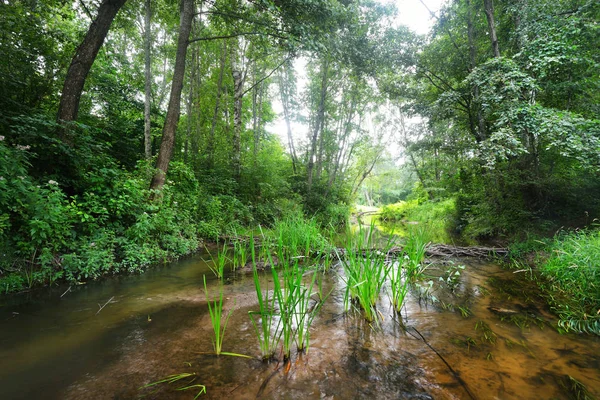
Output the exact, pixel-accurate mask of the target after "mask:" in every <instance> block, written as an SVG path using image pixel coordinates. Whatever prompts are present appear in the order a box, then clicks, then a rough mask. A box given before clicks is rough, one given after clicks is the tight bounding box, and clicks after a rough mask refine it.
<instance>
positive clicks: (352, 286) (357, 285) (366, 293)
mask: <svg viewBox="0 0 600 400" xmlns="http://www.w3.org/2000/svg"><path fill="white" fill-rule="evenodd" d="M375 232H376V229H375V225H374V224H371V226H370V228H367V229H363V228H362V226H360V227H359V231H358V232H356V233H355V234H353V233H350V232H349V233H348V235H347V243H346V247H345V253H344V256H343V257H341V261H342V264H343V266H344V273H345V278H344V279H345V283H346V290H345V296H344V305H345V308H346V309H349V306H350V304H351V303H350V302H352V303H353V304H356V305H358V307H359V308H360V309H361V310H362V312H363V315H364V317H365V319H366V320H367V321H368V322H377V321H378V318H377V309H376V305H377V300H378V299H379V294H380V292H381V289H382V288H383V285H384V283H385V281H386V279H387V277H388V274H389V272H390V269H391V268H392V266H391V265H389V263H388V262H387V261H386V254H387V252H388V251H389V249H391V248H392V247H393V245H394V237H393V235H390V236H389V238H388V240H387V241H386V243H385V246H384V247H383V248H382V249H381V251H379V250H375V251H373V250H372V249H373V248H374V247H375V244H376V242H375V236H374V235H375ZM395 278H396V279H397V275H395ZM399 306H400V307H401V304H400V305H399Z"/></svg>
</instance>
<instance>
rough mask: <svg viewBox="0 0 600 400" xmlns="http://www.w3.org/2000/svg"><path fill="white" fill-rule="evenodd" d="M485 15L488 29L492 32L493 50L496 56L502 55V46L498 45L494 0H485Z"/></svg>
mask: <svg viewBox="0 0 600 400" xmlns="http://www.w3.org/2000/svg"><path fill="white" fill-rule="evenodd" d="M483 5H484V8H485V16H486V18H487V23H488V29H489V32H490V41H491V42H492V51H493V52H494V57H495V58H497V57H500V48H499V47H498V37H497V36H496V25H495V24H494V2H493V0H483Z"/></svg>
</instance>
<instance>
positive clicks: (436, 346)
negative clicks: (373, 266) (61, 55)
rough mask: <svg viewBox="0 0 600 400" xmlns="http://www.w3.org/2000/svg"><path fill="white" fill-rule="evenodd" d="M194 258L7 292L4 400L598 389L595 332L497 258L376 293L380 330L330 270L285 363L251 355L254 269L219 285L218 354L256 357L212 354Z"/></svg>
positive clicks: (440, 266)
mask: <svg viewBox="0 0 600 400" xmlns="http://www.w3.org/2000/svg"><path fill="white" fill-rule="evenodd" d="M202 258H203V256H202V255H197V256H194V257H192V258H189V259H186V260H183V261H180V262H176V263H173V264H171V265H169V266H165V267H160V268H156V269H155V270H152V271H149V272H148V273H146V274H144V275H141V276H128V277H115V278H112V279H108V280H105V281H103V282H99V283H88V284H86V285H80V286H76V287H71V289H70V290H68V291H67V287H61V288H55V289H51V290H41V291H37V292H33V293H31V294H23V295H18V296H12V297H9V298H3V299H2V300H1V303H0V398H1V399H31V398H44V399H135V398H139V396H141V395H143V396H145V397H144V398H149V399H170V398H173V399H192V398H194V396H195V394H196V393H195V392H192V390H190V391H183V392H179V391H175V390H173V389H176V388H178V387H180V386H181V385H179V386H177V385H171V387H169V386H168V385H159V386H156V387H153V388H152V389H144V390H140V389H139V388H140V387H142V386H144V385H145V384H148V383H151V382H154V381H157V380H160V379H162V378H164V377H166V376H169V375H171V374H177V373H184V372H186V373H194V374H196V376H197V379H196V381H195V382H193V384H204V385H206V387H207V393H206V395H204V398H214V399H222V398H230V399H238V398H239V399H247V398H248V399H250V398H257V397H258V398H265V399H311V398H314V399H317V398H328V399H349V398H378V399H399V398H405V399H430V398H435V399H468V398H477V399H542V398H545V399H549V398H557V399H563V398H564V399H567V398H569V391H568V390H567V389H566V388H567V387H571V386H572V383H573V382H574V381H573V380H572V379H571V378H574V379H576V380H577V381H579V382H581V383H582V384H584V385H585V386H586V387H587V389H588V390H589V391H590V393H591V394H592V395H594V396H596V397H600V340H599V338H598V337H593V336H577V335H560V334H558V333H557V332H556V330H555V329H553V328H552V326H553V325H555V323H556V321H555V319H554V317H553V316H552V315H551V314H550V313H549V312H548V310H546V308H545V306H544V304H543V302H541V301H540V300H539V299H538V297H537V296H536V294H535V290H534V288H532V287H530V286H529V285H517V284H516V283H515V282H522V281H523V279H521V278H522V277H520V276H519V274H518V273H517V274H515V273H513V272H511V271H504V270H502V269H501V268H499V267H498V266H496V265H493V264H488V263H483V262H479V261H477V260H455V261H454V262H455V264H451V263H447V262H439V263H437V264H434V265H432V266H431V267H430V269H429V270H428V273H429V274H430V275H431V278H430V279H431V280H432V281H433V282H434V286H433V289H431V290H430V292H429V295H423V293H422V290H421V291H419V290H417V289H415V290H413V291H412V292H411V294H410V295H409V296H408V299H407V302H406V307H405V309H404V310H403V312H402V315H401V316H398V315H396V314H395V313H394V312H393V310H392V309H391V307H390V305H389V300H388V297H387V295H386V294H385V293H383V294H382V296H381V300H380V303H379V305H378V309H379V310H380V312H381V315H382V317H383V321H382V322H381V323H380V325H379V326H378V327H377V326H375V327H374V326H370V325H369V324H367V323H366V322H364V320H363V319H362V318H361V316H360V314H357V313H352V312H350V313H344V309H343V300H342V290H343V284H342V278H341V275H342V273H341V270H340V269H339V268H337V269H336V268H334V269H332V271H330V272H329V273H328V274H326V275H325V276H324V281H323V287H324V289H325V290H326V291H331V295H330V297H329V298H328V300H327V302H326V303H325V305H324V307H323V308H322V310H321V311H320V313H319V315H318V317H317V318H316V320H315V322H314V324H313V328H312V329H311V343H310V349H309V351H308V354H303V355H296V354H294V356H293V361H292V364H291V365H290V366H284V365H283V364H282V363H277V362H272V363H270V364H265V363H263V362H261V361H259V360H258V359H256V358H257V357H258V356H259V355H260V352H259V347H258V342H257V339H256V337H255V335H254V330H253V327H252V325H251V322H250V318H249V317H248V311H251V310H256V309H257V305H256V295H255V292H254V284H253V281H252V279H251V276H244V275H241V274H230V275H228V279H227V282H228V284H227V285H226V286H225V298H226V303H225V307H226V309H231V308H233V309H234V311H233V314H232V317H231V320H230V321H229V327H228V329H227V332H226V334H225V341H224V351H230V352H236V353H242V354H247V355H250V356H253V357H256V358H255V359H245V358H236V357H226V356H221V357H215V356H214V355H211V354H209V353H210V352H211V351H212V342H211V338H212V336H211V335H212V333H211V331H212V327H211V325H210V320H209V317H208V312H207V306H206V301H205V295H204V291H203V285H202V277H203V275H205V274H206V276H207V277H208V278H211V277H212V273H211V272H210V270H209V268H208V265H207V263H206V262H204V261H203V259H202ZM456 263H463V264H465V265H466V268H465V270H464V271H463V272H462V273H461V275H460V278H459V279H458V280H457V282H456V284H455V285H451V286H452V289H453V290H452V291H451V290H449V288H448V285H445V284H441V282H440V281H439V278H438V277H439V276H442V277H444V276H445V275H444V271H446V270H447V269H448V268H449V267H451V266H452V265H457V264H456ZM263 279H264V280H265V283H266V281H268V279H269V277H263ZM209 286H210V288H211V289H213V290H214V287H215V280H214V279H211V280H210V282H209ZM65 291H66V293H65ZM61 295H62V297H61ZM431 295H433V296H434V297H435V299H437V302H433V301H432V297H431ZM111 299H112V300H111ZM109 300H110V301H109ZM102 306H104V307H103V308H102V309H101V310H100V308H101V307H102ZM459 307H461V308H462V312H461V308H459ZM99 310H100V311H99ZM482 326H487V329H482ZM486 336H487V339H486ZM570 377H571V378H570Z"/></svg>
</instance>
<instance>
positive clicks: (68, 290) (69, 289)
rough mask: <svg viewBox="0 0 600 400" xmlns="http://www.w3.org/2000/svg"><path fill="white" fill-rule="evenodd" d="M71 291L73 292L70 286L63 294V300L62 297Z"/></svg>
mask: <svg viewBox="0 0 600 400" xmlns="http://www.w3.org/2000/svg"><path fill="white" fill-rule="evenodd" d="M70 291H71V286H69V288H68V289H67V290H65V292H64V293H63V294H61V295H60V298H61V299H62V297H63V296H64V295H65V294H67V293H68V292H70Z"/></svg>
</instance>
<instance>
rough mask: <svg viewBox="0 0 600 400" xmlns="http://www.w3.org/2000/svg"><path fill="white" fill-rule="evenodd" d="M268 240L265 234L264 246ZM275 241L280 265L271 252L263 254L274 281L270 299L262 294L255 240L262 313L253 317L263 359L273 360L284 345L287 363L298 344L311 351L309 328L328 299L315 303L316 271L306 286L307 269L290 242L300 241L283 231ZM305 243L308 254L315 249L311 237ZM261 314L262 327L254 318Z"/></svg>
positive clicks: (257, 282)
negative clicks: (277, 350) (293, 348)
mask: <svg viewBox="0 0 600 400" xmlns="http://www.w3.org/2000/svg"><path fill="white" fill-rule="evenodd" d="M265 240H269V239H266V236H265V235H264V234H263V244H264V243H265ZM275 240H276V243H275V246H276V248H275V253H276V255H277V257H278V263H277V265H276V263H275V262H274V261H273V256H272V255H271V251H263V257H265V258H266V259H267V260H268V262H269V264H270V267H271V268H270V269H271V276H272V278H273V295H272V296H271V297H270V298H269V296H268V291H267V292H265V294H264V295H263V292H262V288H261V284H260V279H259V275H258V271H257V268H256V261H255V250H254V246H253V244H254V238H253V237H251V250H250V251H251V255H252V260H253V261H252V262H253V265H254V268H253V276H254V284H255V289H256V293H257V297H258V303H259V308H260V311H259V312H258V313H256V312H251V313H250V317H251V319H252V323H253V326H254V328H255V333H256V334H257V337H258V339H259V344H260V348H261V354H262V357H263V360H269V359H270V358H271V357H273V355H274V350H275V348H276V347H277V346H278V344H279V342H281V345H282V353H283V357H284V361H288V360H289V359H290V357H291V350H292V345H293V344H294V343H295V344H296V347H297V350H298V351H299V352H302V351H306V350H307V349H308V347H309V341H310V335H309V329H310V326H311V324H312V322H313V320H314V318H315V316H316V314H317V312H318V310H319V309H320V306H321V304H322V302H323V300H324V299H323V298H321V299H320V301H317V302H315V303H312V304H311V297H312V295H313V292H312V288H313V287H314V285H315V282H317V272H316V271H314V272H313V273H312V274H311V275H309V276H310V278H309V280H308V283H306V284H305V283H304V276H305V275H307V274H306V273H307V268H306V267H304V266H302V265H301V264H300V263H299V261H298V258H296V257H295V256H294V255H293V253H291V252H290V251H289V247H288V246H289V243H296V244H297V243H298V241H295V239H294V238H292V239H291V242H290V239H289V238H288V239H285V236H284V234H283V231H279V234H278V236H277V237H276V238H275ZM302 243H303V247H302V248H303V249H304V251H306V250H307V249H311V248H312V242H311V239H310V237H307V238H304V239H303V240H302ZM294 246H295V245H294V244H292V248H295V249H299V248H300V247H298V246H296V247H294ZM257 314H260V316H261V319H260V325H259V322H258V321H257V320H256V319H255V318H254V317H255V316H256V315H257Z"/></svg>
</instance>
